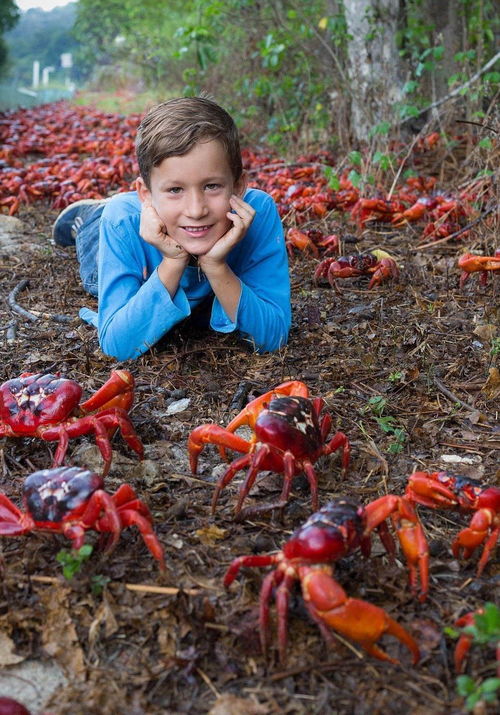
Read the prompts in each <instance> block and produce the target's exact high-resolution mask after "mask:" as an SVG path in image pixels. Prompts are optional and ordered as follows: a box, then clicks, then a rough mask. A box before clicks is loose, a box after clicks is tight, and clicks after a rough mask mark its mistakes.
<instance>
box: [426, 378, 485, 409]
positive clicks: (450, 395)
mask: <svg viewBox="0 0 500 715" xmlns="http://www.w3.org/2000/svg"><path fill="white" fill-rule="evenodd" d="M434 384H435V385H436V387H437V388H438V390H439V391H440V392H442V393H443V395H445V396H446V397H447V398H448V399H449V400H451V401H452V402H456V403H458V404H459V405H460V406H461V407H464V408H465V409H466V410H469V411H470V412H478V409H477V407H472V405H468V404H467V402H464V401H463V400H461V399H460V398H459V397H457V396H456V395H455V394H454V393H453V392H451V390H448V388H447V387H446V385H443V383H442V382H441V380H438V378H437V377H435V378H434Z"/></svg>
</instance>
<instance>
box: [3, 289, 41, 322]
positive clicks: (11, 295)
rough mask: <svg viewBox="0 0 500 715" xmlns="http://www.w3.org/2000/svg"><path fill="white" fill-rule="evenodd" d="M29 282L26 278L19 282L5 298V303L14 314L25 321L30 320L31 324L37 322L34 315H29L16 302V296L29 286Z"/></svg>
mask: <svg viewBox="0 0 500 715" xmlns="http://www.w3.org/2000/svg"><path fill="white" fill-rule="evenodd" d="M29 284H30V282H29V280H28V279H27V278H24V279H23V280H22V281H19V283H18V284H17V285H16V286H15V287H14V288H13V289H12V290H11V292H10V293H9V295H8V298H7V303H8V304H9V305H10V307H11V308H12V310H13V311H14V313H17V314H18V315H22V316H23V318H26V319H27V320H31V321H32V322H33V323H36V321H37V320H38V318H37V316H36V315H33V313H30V312H29V311H27V310H25V309H24V308H22V307H21V306H20V305H19V304H18V303H17V302H16V301H17V296H18V295H19V293H21V291H23V290H24V289H25V288H27V287H28V286H29Z"/></svg>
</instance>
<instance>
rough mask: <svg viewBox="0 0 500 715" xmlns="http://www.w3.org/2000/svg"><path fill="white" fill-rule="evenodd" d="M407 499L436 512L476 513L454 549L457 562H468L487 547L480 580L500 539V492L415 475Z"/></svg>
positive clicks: (438, 475)
mask: <svg viewBox="0 0 500 715" xmlns="http://www.w3.org/2000/svg"><path fill="white" fill-rule="evenodd" d="M404 497H405V499H407V500H408V501H410V502H412V503H413V504H422V505H423V506H428V507H431V508H432V509H456V510H459V511H462V512H474V514H473V517H472V519H471V521H470V524H469V526H468V527H466V528H465V529H462V531H461V532H460V533H459V534H458V536H457V537H456V538H455V540H454V541H453V544H452V546H451V549H452V551H453V555H454V556H455V558H458V557H459V556H460V555H461V554H462V553H463V556H464V558H466V559H468V558H470V557H471V556H472V554H473V552H474V551H475V549H476V548H478V547H479V546H481V545H482V544H484V547H483V553H482V555H481V558H480V559H479V563H478V566H477V575H478V576H480V575H481V573H482V572H483V569H484V567H485V566H486V564H487V563H488V561H489V558H490V554H491V552H492V551H493V549H494V548H495V545H496V543H497V541H498V537H499V535H500V488H499V487H492V486H488V485H487V484H481V482H479V481H477V479H469V478H467V477H462V476H456V475H453V474H448V472H414V473H413V474H411V475H410V476H409V477H408V484H407V487H406V492H405V495H404Z"/></svg>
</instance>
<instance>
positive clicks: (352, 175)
mask: <svg viewBox="0 0 500 715" xmlns="http://www.w3.org/2000/svg"><path fill="white" fill-rule="evenodd" d="M347 178H348V179H349V181H350V182H351V184H352V185H353V186H354V187H356V188H358V187H359V185H360V184H361V174H358V172H357V171H354V169H352V170H351V171H350V172H349V175H348V177H347Z"/></svg>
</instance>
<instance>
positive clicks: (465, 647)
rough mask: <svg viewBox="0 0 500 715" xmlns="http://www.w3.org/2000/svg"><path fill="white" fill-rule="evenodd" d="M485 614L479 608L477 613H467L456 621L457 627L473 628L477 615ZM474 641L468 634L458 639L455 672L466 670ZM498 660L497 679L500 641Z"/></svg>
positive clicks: (498, 665)
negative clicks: (465, 661)
mask: <svg viewBox="0 0 500 715" xmlns="http://www.w3.org/2000/svg"><path fill="white" fill-rule="evenodd" d="M483 614H484V608H478V609H477V611H469V613H466V614H465V615H463V616H461V617H460V618H459V619H458V620H457V621H455V626H456V627H457V628H466V627H467V626H473V625H474V622H475V620H476V615H483ZM472 640H473V637H472V635H471V634H469V633H467V632H465V633H462V634H461V636H460V638H459V639H458V642H457V645H456V646H455V652H454V654H453V660H454V663H455V670H456V672H457V673H461V672H462V671H463V669H464V660H465V657H466V655H467V653H468V652H469V650H470V648H471V645H472ZM496 659H497V677H498V678H500V641H498V643H497V646H496Z"/></svg>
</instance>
